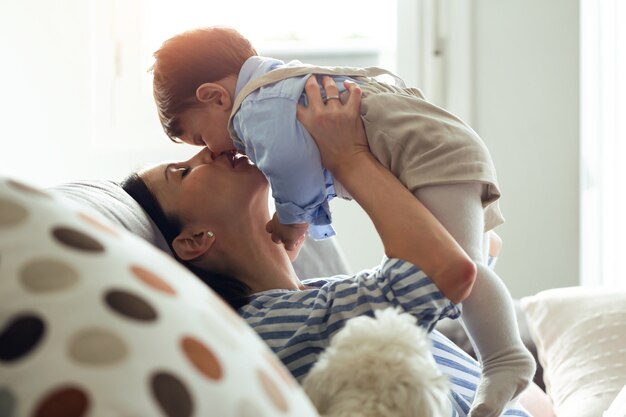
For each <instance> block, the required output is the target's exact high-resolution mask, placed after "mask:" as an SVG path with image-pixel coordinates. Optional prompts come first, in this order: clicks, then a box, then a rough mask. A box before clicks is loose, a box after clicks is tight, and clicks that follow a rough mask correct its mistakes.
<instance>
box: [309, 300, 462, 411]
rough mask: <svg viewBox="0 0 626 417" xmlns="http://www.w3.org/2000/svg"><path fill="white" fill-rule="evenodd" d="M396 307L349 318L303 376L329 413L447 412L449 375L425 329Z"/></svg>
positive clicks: (313, 396)
mask: <svg viewBox="0 0 626 417" xmlns="http://www.w3.org/2000/svg"><path fill="white" fill-rule="evenodd" d="M416 321H417V320H416V319H415V317H413V316H411V315H410V314H408V313H401V312H399V311H398V310H396V309H394V308H388V309H385V310H379V311H376V312H375V318H371V317H367V316H361V317H355V318H353V319H350V320H348V321H347V322H346V325H345V327H344V328H343V329H341V330H340V331H339V332H338V333H337V334H336V335H335V336H334V337H333V338H332V340H331V343H330V346H329V347H328V348H327V349H326V350H325V351H324V353H322V355H321V356H320V359H319V360H318V361H317V363H316V364H315V365H314V366H313V368H312V369H311V371H310V372H309V374H308V375H307V376H306V378H305V379H304V381H303V384H302V385H303V387H304V390H305V391H306V393H307V394H308V395H309V398H311V400H312V402H313V404H315V406H316V407H317V410H318V411H319V413H320V414H321V415H322V416H324V417H356V416H359V417H425V416H428V417H448V416H450V415H451V409H450V401H449V398H448V395H449V392H450V386H449V381H448V379H447V377H446V376H445V375H444V374H442V373H441V371H440V370H439V369H438V368H437V366H436V364H435V360H434V358H433V356H432V352H431V342H430V340H429V338H428V337H427V335H426V331H425V330H424V329H422V328H420V327H418V326H417V325H416Z"/></svg>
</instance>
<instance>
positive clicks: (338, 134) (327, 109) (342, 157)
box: [297, 76, 369, 175]
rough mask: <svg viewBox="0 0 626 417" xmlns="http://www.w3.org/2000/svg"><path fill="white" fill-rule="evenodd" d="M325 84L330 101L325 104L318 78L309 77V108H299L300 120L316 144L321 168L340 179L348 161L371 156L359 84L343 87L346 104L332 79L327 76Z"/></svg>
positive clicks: (307, 85) (347, 82)
mask: <svg viewBox="0 0 626 417" xmlns="http://www.w3.org/2000/svg"><path fill="white" fill-rule="evenodd" d="M322 84H323V85H324V89H325V90H326V96H327V97H329V99H327V101H326V102H324V101H323V100H322V95H321V93H320V87H319V84H318V83H317V79H316V77H315V76H311V77H309V79H308V81H307V82H306V85H305V90H306V93H307V97H308V101H309V105H308V107H304V106H300V105H299V106H298V109H297V116H298V120H299V121H300V122H301V123H302V124H303V125H304V127H305V128H306V129H307V130H308V131H309V133H310V134H311V136H313V139H314V140H315V143H317V147H318V148H319V150H320V155H321V157H322V165H324V167H325V168H327V169H328V170H330V171H331V172H333V174H335V175H337V172H336V171H337V170H338V169H340V168H341V166H342V165H343V164H344V163H345V162H346V161H351V160H353V159H355V158H357V157H358V155H359V154H361V153H363V152H367V153H369V147H368V145H367V137H366V136H365V129H364V128H363V122H362V121H361V89H360V88H359V86H358V85H357V84H356V83H353V82H349V81H346V82H345V83H344V85H345V87H346V89H347V90H348V92H349V94H348V98H347V101H346V102H345V104H343V103H342V102H341V101H340V99H339V89H338V88H337V85H336V84H335V82H334V81H333V79H332V78H331V77H329V76H324V78H323V79H322Z"/></svg>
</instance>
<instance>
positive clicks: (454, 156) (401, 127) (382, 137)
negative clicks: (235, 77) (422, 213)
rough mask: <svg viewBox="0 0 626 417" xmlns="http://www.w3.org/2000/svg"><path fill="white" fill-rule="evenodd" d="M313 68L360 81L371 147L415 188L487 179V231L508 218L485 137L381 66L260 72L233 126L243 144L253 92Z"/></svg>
mask: <svg viewBox="0 0 626 417" xmlns="http://www.w3.org/2000/svg"><path fill="white" fill-rule="evenodd" d="M307 74H326V75H338V76H348V77H352V78H355V79H356V80H357V81H358V82H359V83H360V84H359V85H360V87H361V89H362V91H363V97H362V101H361V118H362V119H363V124H364V126H365V131H366V134H367V139H368V142H369V146H370V149H371V151H372V153H373V154H374V156H376V158H377V159H378V160H379V161H380V162H381V164H383V165H384V166H385V167H386V168H388V169H389V170H390V171H391V172H392V173H393V174H394V175H395V176H396V177H397V178H398V179H399V180H400V181H401V182H402V183H403V184H404V185H405V186H406V187H407V188H408V189H409V190H410V191H411V192H412V193H413V194H416V190H417V189H418V188H421V187H425V186H429V185H443V184H457V183H468V182H480V183H482V184H484V185H485V186H484V192H483V195H482V202H483V208H484V214H485V232H486V231H489V230H491V229H493V228H494V227H496V226H498V225H499V224H501V223H503V222H504V218H503V217H502V214H501V212H500V209H499V206H498V199H499V198H500V190H499V187H498V180H497V178H496V170H495V167H494V165H493V162H492V160H491V156H490V154H489V150H488V149H487V147H486V146H485V144H484V143H483V141H482V140H481V139H480V137H479V136H478V135H477V134H476V132H474V131H473V130H472V129H471V128H470V127H469V126H468V125H467V124H465V123H464V122H463V121H462V120H460V119H459V118H458V117H456V116H454V115H452V114H451V113H449V112H447V111H445V110H443V109H442V108H440V107H437V106H435V105H434V104H432V103H429V102H428V101H426V100H425V99H424V96H423V95H422V93H421V91H419V90H418V89H416V88H405V87H400V86H395V85H391V84H386V83H383V82H380V81H377V80H376V79H374V77H377V76H380V75H384V74H387V75H391V76H393V77H394V78H396V79H397V80H399V78H397V77H396V76H394V75H393V74H391V73H390V72H388V71H386V70H384V69H381V68H376V67H370V68H350V67H319V66H309V65H299V66H291V65H290V66H287V67H282V68H278V69H275V70H272V71H270V72H268V73H267V74H264V75H262V76H260V77H258V78H255V79H254V80H252V81H251V82H249V83H248V84H247V85H246V86H245V87H244V88H243V89H242V90H241V92H240V93H239V94H238V95H237V97H236V98H235V102H234V104H233V110H232V113H231V116H230V121H229V126H228V129H229V132H230V135H231V137H232V138H233V140H234V141H235V142H238V143H240V144H242V145H243V142H242V141H241V139H240V138H239V137H238V136H237V133H236V131H235V129H234V127H233V117H234V115H235V114H236V113H237V111H238V110H239V107H240V106H241V103H242V102H243V100H244V99H245V97H246V96H248V94H250V93H251V92H253V91H255V90H257V89H259V88H261V87H262V86H264V85H267V84H272V83H275V82H278V81H280V80H283V79H286V78H290V77H296V76H303V75H307ZM399 81H400V82H401V80H399ZM244 146H245V145H244Z"/></svg>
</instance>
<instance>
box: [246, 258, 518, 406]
mask: <svg viewBox="0 0 626 417" xmlns="http://www.w3.org/2000/svg"><path fill="white" fill-rule="evenodd" d="M303 283H304V284H305V285H306V286H307V289H305V290H286V289H276V290H269V291H263V292H260V293H256V294H254V295H253V296H252V297H251V300H250V303H249V304H247V305H245V306H244V307H242V308H241V309H240V310H239V314H240V315H241V317H243V318H244V319H245V320H246V321H247V322H248V324H249V325H250V326H252V328H253V329H254V330H255V331H256V332H257V333H258V334H259V336H261V338H262V339H263V340H264V341H265V342H266V343H267V344H268V345H269V347H270V348H271V349H272V350H273V351H274V353H276V354H277V355H278V357H279V358H280V359H281V360H282V362H283V363H284V364H285V366H287V368H288V369H289V370H290V371H291V373H292V374H293V376H294V377H295V378H296V379H297V380H298V381H300V382H301V381H302V379H304V377H305V376H306V374H307V373H308V372H309V370H310V369H311V367H312V366H313V364H314V363H315V362H316V361H317V358H318V356H319V355H320V354H321V353H322V351H323V350H324V349H325V348H326V347H327V346H328V345H329V342H330V339H331V337H332V336H333V335H334V334H335V333H336V332H338V331H339V330H340V329H341V328H342V327H343V326H344V324H345V322H346V320H348V319H350V318H352V317H356V316H359V315H363V314H365V315H368V316H371V317H373V316H374V311H375V310H379V309H384V308H387V307H390V306H395V307H400V308H401V310H403V311H406V312H409V313H411V314H412V315H413V316H415V317H416V318H417V320H418V324H419V325H420V326H422V327H424V328H426V329H428V330H429V331H430V333H429V335H430V338H431V340H432V343H433V346H432V351H433V355H434V357H435V361H436V363H437V365H438V366H439V368H440V369H441V371H442V372H443V373H444V374H446V375H447V376H448V377H449V379H450V381H451V386H452V388H451V393H450V401H451V403H452V408H453V410H454V412H453V414H452V417H466V416H467V414H468V413H469V409H470V406H471V403H472V400H473V398H474V394H475V391H476V387H477V385H478V382H479V380H480V365H479V364H478V363H477V362H476V361H475V360H474V359H473V358H471V357H470V356H469V355H467V354H466V353H465V352H464V351H463V350H461V349H460V348H459V347H458V346H456V345H455V344H454V343H452V342H451V341H450V340H449V339H448V338H446V337H445V336H444V335H442V334H441V333H439V332H438V331H436V330H434V331H433V327H434V326H435V324H436V323H437V321H439V320H440V319H442V318H444V317H450V318H457V317H458V316H459V315H460V310H459V308H458V307H457V306H456V305H454V304H453V303H452V302H451V301H450V300H448V299H447V298H445V297H444V296H443V295H442V294H441V293H440V292H439V290H438V288H437V287H436V286H435V284H434V283H433V282H432V281H431V280H430V278H428V277H427V276H426V275H425V274H424V273H423V272H422V271H421V270H419V269H418V268H417V267H415V266H414V265H413V264H411V263H409V262H406V261H403V260H401V259H394V258H385V259H384V260H383V262H382V265H380V266H379V267H377V268H375V269H372V270H365V271H361V272H359V273H358V274H356V275H355V276H348V275H340V276H335V277H330V278H315V279H309V280H305V281H303ZM502 415H503V416H521V417H530V416H529V415H528V414H527V413H526V412H525V411H523V410H522V409H521V408H509V409H507V410H506V411H505V412H504V413H503V414H502Z"/></svg>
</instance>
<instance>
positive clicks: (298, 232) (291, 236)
mask: <svg viewBox="0 0 626 417" xmlns="http://www.w3.org/2000/svg"><path fill="white" fill-rule="evenodd" d="M308 227H309V225H308V224H306V223H295V224H282V223H281V222H280V220H279V219H278V216H277V215H276V213H274V216H273V217H272V220H270V221H269V222H267V225H266V226H265V230H267V233H270V234H271V235H272V240H273V241H274V243H282V244H284V245H285V249H287V250H295V249H296V248H297V247H298V246H300V244H301V243H302V242H304V238H305V235H306V231H307V229H308Z"/></svg>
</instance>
